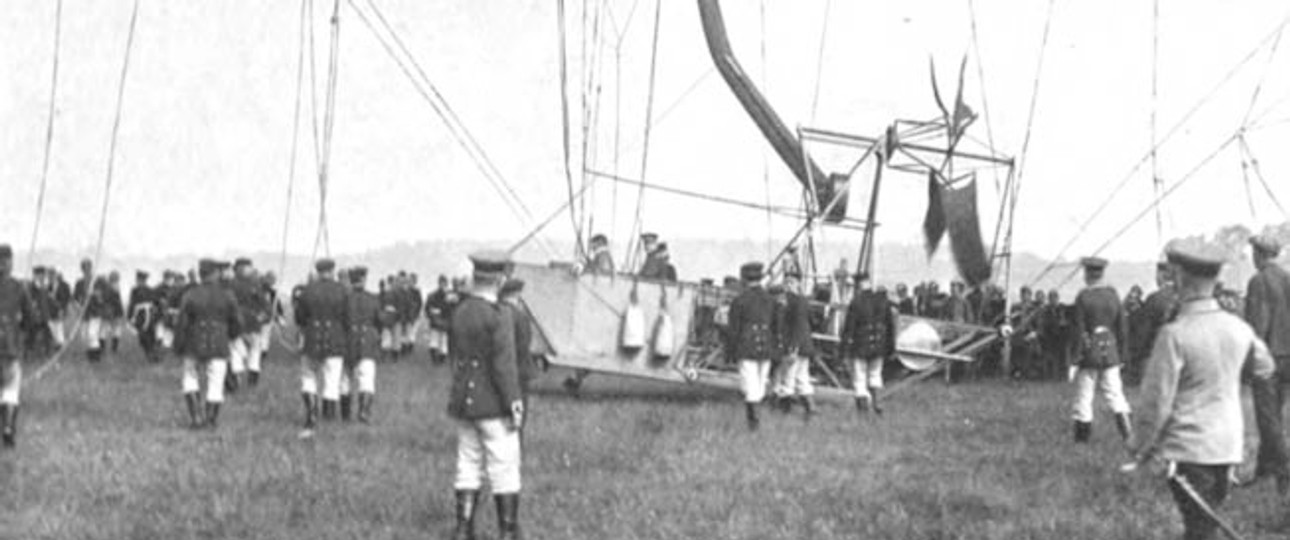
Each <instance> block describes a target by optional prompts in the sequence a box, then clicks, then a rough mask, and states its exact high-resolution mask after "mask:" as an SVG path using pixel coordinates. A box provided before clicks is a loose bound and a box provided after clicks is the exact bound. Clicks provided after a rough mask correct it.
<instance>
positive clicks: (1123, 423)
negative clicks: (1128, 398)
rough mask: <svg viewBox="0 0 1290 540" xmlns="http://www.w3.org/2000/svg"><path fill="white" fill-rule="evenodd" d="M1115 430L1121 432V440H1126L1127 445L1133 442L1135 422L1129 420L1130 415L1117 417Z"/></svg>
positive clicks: (1121, 414)
mask: <svg viewBox="0 0 1290 540" xmlns="http://www.w3.org/2000/svg"><path fill="white" fill-rule="evenodd" d="M1115 428H1116V429H1118V430H1120V438H1121V439H1124V443H1125V444H1129V443H1130V442H1132V441H1133V420H1132V419H1130V418H1129V413H1120V414H1117V415H1115Z"/></svg>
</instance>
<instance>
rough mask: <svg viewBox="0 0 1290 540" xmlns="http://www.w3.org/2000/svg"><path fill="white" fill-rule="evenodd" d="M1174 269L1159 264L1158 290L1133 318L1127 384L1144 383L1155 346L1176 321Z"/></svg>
mask: <svg viewBox="0 0 1290 540" xmlns="http://www.w3.org/2000/svg"><path fill="white" fill-rule="evenodd" d="M1173 273H1174V272H1173V265H1171V264H1169V262H1168V261H1160V262H1158V263H1156V290H1155V291H1154V292H1152V293H1151V294H1149V295H1147V298H1146V300H1144V301H1143V302H1142V307H1141V308H1139V309H1138V311H1137V312H1136V313H1134V314H1133V315H1131V316H1130V321H1129V328H1130V332H1129V339H1130V340H1131V343H1130V346H1129V361H1128V362H1126V363H1125V365H1124V384H1125V385H1127V386H1130V387H1136V386H1138V385H1139V384H1140V383H1141V382H1142V374H1143V372H1144V371H1145V370H1146V364H1147V357H1149V356H1150V355H1151V346H1152V344H1154V343H1155V342H1156V334H1158V333H1159V332H1160V328H1161V327H1162V326H1164V325H1165V323H1167V322H1169V320H1170V319H1172V318H1173V316H1174V312H1175V311H1176V310H1177V309H1178V292H1177V290H1176V289H1175V287H1174V276H1173Z"/></svg>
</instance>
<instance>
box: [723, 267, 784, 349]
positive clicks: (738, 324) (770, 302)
mask: <svg viewBox="0 0 1290 540" xmlns="http://www.w3.org/2000/svg"><path fill="white" fill-rule="evenodd" d="M775 310H776V306H775V298H774V297H773V296H771V294H770V293H769V292H767V291H766V289H765V288H763V287H761V286H760V285H758V286H752V287H748V288H746V289H744V290H743V292H740V293H739V296H737V297H735V299H734V301H732V302H731V303H730V312H729V314H728V315H727V317H728V323H727V326H726V328H727V330H726V358H727V359H728V360H729V361H731V362H736V361H739V360H770V359H771V357H772V356H774V354H775V348H776V347H775V332H776V328H775V324H774V320H775Z"/></svg>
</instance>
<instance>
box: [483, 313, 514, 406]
mask: <svg viewBox="0 0 1290 540" xmlns="http://www.w3.org/2000/svg"><path fill="white" fill-rule="evenodd" d="M495 313H497V319H496V321H497V325H496V326H495V327H494V328H492V330H493V331H492V332H490V334H491V335H492V338H493V339H492V341H493V342H492V344H491V347H490V348H491V349H492V351H493V361H492V362H490V363H489V369H490V370H491V371H492V373H491V375H492V378H493V385H494V387H495V388H496V389H497V393H498V395H499V396H500V397H501V398H502V405H503V406H505V407H507V408H510V407H512V406H513V405H514V404H515V403H518V402H519V401H520V375H519V373H520V372H519V364H518V362H517V360H516V358H517V355H516V354H515V321H514V319H513V318H512V317H511V313H510V311H509V310H506V309H498V310H496V311H495ZM517 427H518V426H517Z"/></svg>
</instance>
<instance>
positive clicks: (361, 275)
mask: <svg viewBox="0 0 1290 540" xmlns="http://www.w3.org/2000/svg"><path fill="white" fill-rule="evenodd" d="M365 279H367V267H366V266H355V267H353V268H350V269H349V281H350V282H351V283H362V282H363V280H365Z"/></svg>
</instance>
